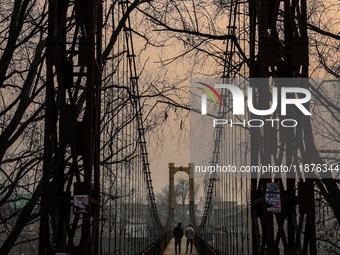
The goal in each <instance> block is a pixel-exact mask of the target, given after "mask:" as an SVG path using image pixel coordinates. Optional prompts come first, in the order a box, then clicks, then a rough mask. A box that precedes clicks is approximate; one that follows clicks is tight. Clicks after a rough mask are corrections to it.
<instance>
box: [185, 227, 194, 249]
mask: <svg viewBox="0 0 340 255" xmlns="http://www.w3.org/2000/svg"><path fill="white" fill-rule="evenodd" d="M185 236H186V238H187V250H186V252H185V254H187V253H188V248H189V244H191V247H190V254H192V246H193V243H194V238H195V231H194V229H193V228H192V227H191V224H190V223H189V226H188V227H187V228H186V229H185Z"/></svg>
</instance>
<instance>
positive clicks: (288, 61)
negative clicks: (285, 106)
mask: <svg viewBox="0 0 340 255" xmlns="http://www.w3.org/2000/svg"><path fill="white" fill-rule="evenodd" d="M249 8H250V9H249V10H250V77H252V78H254V77H260V78H269V77H271V78H274V79H275V78H282V77H290V78H307V77H308V38H307V17H306V0H293V1H291V0H284V1H281V0H273V1H267V0H250V1H249ZM280 26H281V28H283V31H282V29H281V30H280V29H279V27H280ZM268 81H269V79H264V80H263V81H262V82H259V83H256V84H253V87H255V90H256V93H257V94H258V95H260V96H257V97H256V100H254V101H255V102H253V103H254V105H256V107H257V109H268V108H269V106H270V92H269V91H270V84H269V82H268ZM276 86H277V85H276ZM285 86H289V85H287V84H285ZM290 114H291V116H290V117H292V118H293V119H297V120H299V123H301V125H298V126H297V127H296V129H295V130H294V129H289V130H288V129H284V128H282V127H277V128H274V129H271V128H270V127H269V125H267V126H265V127H264V129H263V131H262V132H261V131H259V130H256V129H252V130H251V164H252V165H259V164H263V165H268V164H271V165H280V164H283V163H285V164H287V165H289V164H298V158H302V160H303V162H308V156H307V154H306V150H305V148H304V145H303V143H304V142H303V141H302V139H313V137H312V135H311V133H310V132H309V129H308V128H306V127H307V125H308V122H309V119H308V118H307V117H302V116H301V114H300V115H299V114H298V113H296V111H291V113H290ZM267 117H268V116H267ZM256 118H258V116H257V117H256ZM287 130H288V131H287ZM302 137H304V138H302ZM274 180H275V181H276V182H279V183H281V187H284V188H282V190H281V198H282V199H281V200H282V212H281V213H279V214H273V213H271V212H268V211H267V205H266V203H265V199H264V197H265V192H266V184H267V183H268V182H271V181H272V179H271V177H270V176H267V177H265V178H261V179H259V178H254V179H252V184H251V206H252V239H253V241H252V242H253V254H267V255H269V254H270V255H272V254H280V250H282V249H283V250H284V254H316V237H315V212H314V210H315V208H314V189H313V186H314V185H313V181H312V180H305V181H303V180H302V178H299V177H296V178H291V179H286V178H283V177H282V176H278V175H277V176H275V179H274ZM274 226H276V227H274ZM281 245H282V246H283V247H282V246H281Z"/></svg>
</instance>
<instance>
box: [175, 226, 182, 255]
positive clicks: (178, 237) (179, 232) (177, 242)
mask: <svg viewBox="0 0 340 255" xmlns="http://www.w3.org/2000/svg"><path fill="white" fill-rule="evenodd" d="M182 237H183V229H182V223H181V222H180V223H178V225H177V227H175V229H174V238H175V253H176V254H177V245H178V253H179V254H181V239H182Z"/></svg>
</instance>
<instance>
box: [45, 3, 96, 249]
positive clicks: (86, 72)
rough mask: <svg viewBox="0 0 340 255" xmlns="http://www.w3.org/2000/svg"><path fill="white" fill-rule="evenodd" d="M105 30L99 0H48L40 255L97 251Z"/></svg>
mask: <svg viewBox="0 0 340 255" xmlns="http://www.w3.org/2000/svg"><path fill="white" fill-rule="evenodd" d="M101 32H102V2H101V1H99V0H82V1H79V0H75V1H68V0H50V1H49V16H48V39H47V48H46V76H47V80H46V84H47V86H46V87H47V88H46V119H45V141H44V144H45V146H44V166H43V179H42V199H41V218H40V236H39V255H45V254H55V253H57V252H64V253H71V254H84V255H85V254H98V232H99V231H98V227H99V214H100V211H99V208H100V183H99V179H100V178H99V175H100V173H99V145H100V133H99V132H100V130H99V123H100V105H101V104H100V102H101V70H102V53H101V52H102V49H101V47H102V34H101ZM68 162H70V163H68ZM77 195H78V196H80V197H83V199H84V200H83V202H82V203H83V204H81V205H80V207H81V210H78V209H79V208H77V207H76V206H73V205H72V199H73V200H74V199H75V196H77Z"/></svg>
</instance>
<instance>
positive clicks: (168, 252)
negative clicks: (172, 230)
mask: <svg viewBox="0 0 340 255" xmlns="http://www.w3.org/2000/svg"><path fill="white" fill-rule="evenodd" d="M186 247H187V239H186V238H185V237H183V238H182V242H181V253H180V254H185V251H186ZM174 254H175V238H172V239H171V240H170V242H169V244H168V247H167V248H166V250H165V252H164V253H163V255H174ZM177 254H179V253H178V252H177ZM188 254H190V246H189V251H188ZM192 254H196V255H198V252H197V250H196V247H195V245H194V246H193V247H192Z"/></svg>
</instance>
